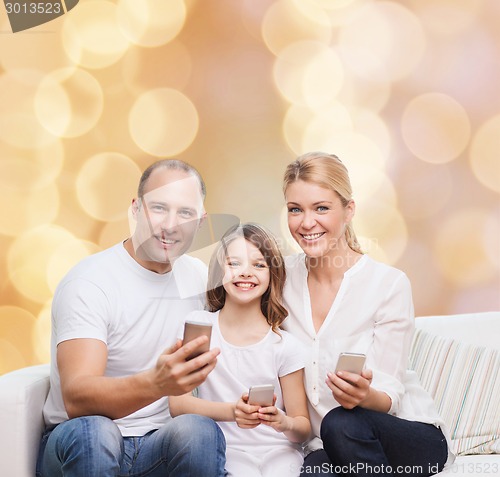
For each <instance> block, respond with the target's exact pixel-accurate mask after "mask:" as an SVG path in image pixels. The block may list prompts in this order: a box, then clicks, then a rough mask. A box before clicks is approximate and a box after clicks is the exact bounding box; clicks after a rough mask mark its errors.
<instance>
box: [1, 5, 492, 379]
mask: <svg viewBox="0 0 500 477" xmlns="http://www.w3.org/2000/svg"><path fill="white" fill-rule="evenodd" d="M499 25H500V2H498V1H497V0H487V1H481V0H468V1H467V0H409V1H403V2H396V1H369V0H278V1H272V0H185V1H183V0H141V1H137V0H117V1H104V0H98V1H92V0H88V1H85V0H80V3H79V4H78V5H77V6H76V7H75V8H74V9H73V10H72V11H71V12H69V13H67V14H66V15H64V16H62V17H60V18H59V19H57V20H54V21H52V22H50V23H47V24H45V25H41V26H39V27H37V28H35V29H32V30H28V31H26V32H24V33H17V34H12V33H11V32H10V27H9V24H8V21H7V16H6V13H5V9H4V7H3V5H1V6H0V204H1V213H0V270H1V272H0V374H1V373H5V372H7V371H10V370H13V369H17V368H20V367H23V366H26V365H30V364H36V363H41V362H48V360H49V340H50V302H51V297H52V294H53V292H54V289H55V287H56V285H57V283H58V281H59V280H60V279H61V277H62V276H63V275H64V273H65V272H66V271H67V270H68V268H69V267H71V266H72V265H73V264H75V263H76V262H77V261H78V260H80V259H81V258H83V257H84V256H86V255H88V254H90V253H94V252H96V251H98V250H101V249H103V248H105V247H108V246H110V245H112V244H114V243H117V242H118V241H120V240H122V239H123V238H125V237H126V236H127V235H128V234H129V222H128V218H127V209H128V206H129V204H130V200H131V198H132V197H133V196H134V194H135V188H136V185H137V181H138V178H139V175H140V172H141V171H142V170H143V169H144V168H145V167H146V166H147V165H149V163H151V162H152V161H154V160H155V159H157V158H159V157H177V158H180V159H183V160H185V161H188V162H190V163H192V164H193V165H195V166H196V167H197V168H198V169H199V170H200V172H201V173H202V175H203V176H204V178H205V179H206V182H207V187H208V198H207V210H208V211H209V212H210V213H212V214H221V213H229V214H235V215H237V216H238V217H240V218H241V220H243V221H256V222H260V223H262V224H264V225H266V226H267V227H269V228H270V229H271V230H272V231H273V232H274V233H275V234H276V235H277V236H278V238H279V239H280V242H281V243H282V245H283V248H284V250H285V252H286V253H291V252H293V245H292V244H291V242H290V239H289V237H288V234H287V230H286V222H285V218H286V215H285V212H284V203H283V198H282V193H281V177H282V174H283V171H284V168H285V166H286V164H288V163H289V162H290V161H291V160H293V159H294V158H295V157H296V156H297V155H299V154H301V153H303V152H306V151H311V150H324V151H328V152H331V153H335V154H337V155H338V156H339V157H340V158H341V159H342V160H343V161H344V162H345V163H346V165H347V167H348V168H349V170H350V172H351V179H352V183H353V187H354V197H355V200H356V202H357V216H356V219H355V228H356V230H357V233H358V235H359V236H360V238H361V241H362V244H363V246H364V249H365V250H366V251H367V252H368V253H370V254H371V255H372V256H373V257H375V258H377V259H380V260H382V261H384V262H386V263H389V264H391V265H394V266H396V267H399V268H401V269H403V270H404V271H405V272H406V273H407V274H408V275H409V277H410V279H411V281H412V284H413V290H414V300H415V307H416V313H417V314H418V315H430V314H443V313H464V312H470V311H485V310H494V309H499V308H500V302H499V300H500V299H499V290H500V279H499V274H500V218H499V217H500V201H499V193H500V28H499ZM210 250H211V249H210V247H208V248H205V249H202V250H199V251H197V252H196V255H197V256H199V257H201V258H203V259H205V260H206V259H207V257H208V256H209V254H210Z"/></svg>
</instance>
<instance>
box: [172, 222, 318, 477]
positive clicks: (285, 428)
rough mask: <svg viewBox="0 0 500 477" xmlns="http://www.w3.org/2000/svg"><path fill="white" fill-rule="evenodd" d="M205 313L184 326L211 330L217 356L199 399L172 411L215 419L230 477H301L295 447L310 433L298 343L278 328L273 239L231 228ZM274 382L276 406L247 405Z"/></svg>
mask: <svg viewBox="0 0 500 477" xmlns="http://www.w3.org/2000/svg"><path fill="white" fill-rule="evenodd" d="M208 274H209V278H208V285H209V286H208V292H207V301H208V309H209V310H210V311H209V312H207V311H199V312H194V313H191V314H190V315H188V317H187V318H186V320H194V321H201V322H207V321H208V322H210V323H212V324H213V330H212V340H211V346H213V347H218V348H220V350H221V354H220V356H219V357H218V360H217V365H216V367H215V369H214V370H213V371H212V372H211V373H210V374H209V376H208V377H207V379H206V381H205V382H204V383H203V384H202V385H201V386H199V388H198V397H194V396H192V395H188V394H186V395H183V396H178V397H173V396H171V397H170V398H169V400H170V413H171V414H172V416H177V415H179V414H186V413H195V414H201V415H204V416H208V417H211V418H213V419H215V420H216V421H219V423H220V426H221V428H222V430H223V431H224V435H225V437H226V443H227V450H226V470H227V471H228V472H229V475H230V476H236V477H242V476H252V477H253V476H272V477H276V476H280V477H282V476H283V477H284V476H298V475H299V473H300V467H301V465H302V461H303V457H302V452H301V447H300V443H301V442H303V441H304V440H306V439H307V437H308V436H309V433H310V430H311V427H310V423H309V417H308V412H307V400H306V396H305V391H304V386H303V368H304V362H303V357H302V356H301V354H300V348H301V346H300V343H298V342H297V341H296V340H295V339H294V338H293V337H292V336H290V335H289V334H288V333H286V332H284V331H282V330H280V329H279V326H280V324H281V323H282V321H283V320H284V319H285V317H286V315H287V311H286V310H285V308H283V306H282V304H281V298H282V291H283V285H284V281H285V268H284V262H283V258H282V256H281V253H280V251H279V248H278V245H277V243H276V241H275V240H274V238H273V237H272V236H271V235H270V234H269V233H268V232H266V231H265V230H264V229H263V228H262V227H260V226H259V225H256V224H244V225H241V226H238V227H236V228H233V229H232V230H230V231H229V232H228V233H226V235H225V236H224V237H223V238H222V240H221V243H220V244H219V246H218V248H217V250H216V251H215V253H214V255H213V256H212V260H211V262H210V266H209V273H208ZM262 384H273V385H274V390H275V396H274V405H271V406H267V407H260V406H258V405H251V404H249V403H248V389H249V388H250V386H252V385H262Z"/></svg>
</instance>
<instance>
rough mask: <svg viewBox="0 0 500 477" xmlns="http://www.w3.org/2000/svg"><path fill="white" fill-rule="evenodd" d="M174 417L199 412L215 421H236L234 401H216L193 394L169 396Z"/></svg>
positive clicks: (171, 412)
mask: <svg viewBox="0 0 500 477" xmlns="http://www.w3.org/2000/svg"><path fill="white" fill-rule="evenodd" d="M168 403H169V409H170V414H171V415H172V417H176V416H180V415H181V414H199V415H201V416H206V417H210V418H212V419H213V420H214V421H234V411H235V408H236V403H234V402H214V401H207V400H205V399H200V398H197V397H194V396H193V395H192V394H190V393H189V394H183V395H181V396H169V397H168Z"/></svg>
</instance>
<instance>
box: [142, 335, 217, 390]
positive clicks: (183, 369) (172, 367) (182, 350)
mask: <svg viewBox="0 0 500 477" xmlns="http://www.w3.org/2000/svg"><path fill="white" fill-rule="evenodd" d="M207 341H208V338H207V337H206V336H200V337H198V338H196V339H194V340H192V341H190V342H188V343H186V344H185V345H184V346H182V342H181V341H180V340H179V341H177V343H176V344H175V345H174V346H172V347H171V348H169V349H167V350H165V351H164V352H163V353H162V354H161V355H160V357H159V358H158V361H157V362H156V366H155V368H154V369H152V370H151V380H152V385H153V386H154V387H155V388H156V389H157V392H158V394H159V397H161V396H167V395H171V396H179V395H181V394H186V393H188V392H190V391H192V390H193V389H194V388H195V387H197V386H199V385H200V384H201V383H202V382H203V381H205V379H206V378H207V376H208V375H209V373H210V372H211V371H212V370H213V369H214V367H215V364H216V362H217V356H218V355H219V353H220V350H219V349H218V348H214V349H211V350H210V351H207V352H206V353H203V354H201V355H199V356H197V357H196V358H193V359H190V360H189V361H186V358H187V357H188V356H189V355H190V354H191V353H192V352H193V351H194V350H196V349H197V348H198V347H200V346H201V345H203V344H204V343H206V342H207Z"/></svg>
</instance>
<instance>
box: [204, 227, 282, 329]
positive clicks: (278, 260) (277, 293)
mask: <svg viewBox="0 0 500 477" xmlns="http://www.w3.org/2000/svg"><path fill="white" fill-rule="evenodd" d="M237 238H244V239H245V240H247V241H248V242H250V243H251V244H253V245H255V247H257V249H258V250H259V252H260V253H261V254H262V256H263V257H264V260H265V261H266V264H267V266H268V267H269V276H270V279H269V286H268V287H267V290H266V291H265V293H264V294H263V295H262V297H261V300H260V309H261V311H262V314H263V315H264V316H265V317H266V319H267V322H268V323H269V326H271V328H272V330H273V331H275V332H278V327H279V326H280V325H281V323H283V320H284V319H285V318H286V317H287V315H288V311H287V310H286V308H285V307H284V306H283V304H282V301H283V287H284V285H285V278H286V271H285V262H284V260H283V256H282V255H281V252H280V249H279V247H278V244H277V242H276V240H275V238H274V237H273V235H272V234H271V233H270V232H268V231H267V230H266V229H264V227H262V226H260V225H257V224H253V223H247V224H242V225H236V226H234V227H232V228H230V229H229V230H228V231H227V232H226V233H225V234H224V236H223V237H222V239H221V241H220V242H219V245H218V247H217V248H216V250H215V252H214V253H213V255H212V258H211V259H210V265H209V267H208V291H207V305H208V310H209V311H212V312H214V311H218V310H220V309H222V307H223V306H224V304H225V302H226V290H225V289H224V286H223V282H222V279H223V277H224V268H225V265H226V260H227V248H228V246H229V244H230V243H231V242H233V241H234V240H236V239H237Z"/></svg>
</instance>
